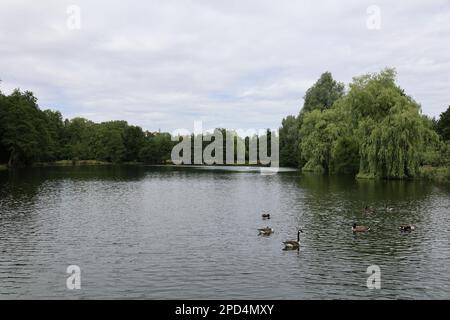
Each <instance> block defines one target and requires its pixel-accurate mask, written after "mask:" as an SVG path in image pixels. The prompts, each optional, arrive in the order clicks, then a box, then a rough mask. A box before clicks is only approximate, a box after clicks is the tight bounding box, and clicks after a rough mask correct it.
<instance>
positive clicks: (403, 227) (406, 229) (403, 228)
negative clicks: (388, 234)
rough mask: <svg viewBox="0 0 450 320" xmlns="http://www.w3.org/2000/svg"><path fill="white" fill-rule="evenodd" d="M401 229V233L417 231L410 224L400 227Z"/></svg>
mask: <svg viewBox="0 0 450 320" xmlns="http://www.w3.org/2000/svg"><path fill="white" fill-rule="evenodd" d="M399 229H400V231H404V232H411V231H413V230H415V229H416V227H415V226H413V225H409V224H408V225H401V226H400V227H399Z"/></svg>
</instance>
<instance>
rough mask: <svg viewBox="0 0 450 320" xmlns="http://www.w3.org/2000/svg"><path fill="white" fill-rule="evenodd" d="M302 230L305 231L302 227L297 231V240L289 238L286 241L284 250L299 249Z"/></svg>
mask: <svg viewBox="0 0 450 320" xmlns="http://www.w3.org/2000/svg"><path fill="white" fill-rule="evenodd" d="M300 232H302V233H303V230H302V229H298V232H297V240H287V241H284V242H283V244H284V249H283V250H298V249H300Z"/></svg>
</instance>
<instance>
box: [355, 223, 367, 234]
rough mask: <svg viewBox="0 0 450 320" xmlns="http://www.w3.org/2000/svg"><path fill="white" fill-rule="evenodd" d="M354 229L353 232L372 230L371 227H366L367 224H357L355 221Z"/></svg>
mask: <svg viewBox="0 0 450 320" xmlns="http://www.w3.org/2000/svg"><path fill="white" fill-rule="evenodd" d="M352 231H353V232H367V231H370V228H369V227H366V226H357V225H356V223H354V224H353V226H352Z"/></svg>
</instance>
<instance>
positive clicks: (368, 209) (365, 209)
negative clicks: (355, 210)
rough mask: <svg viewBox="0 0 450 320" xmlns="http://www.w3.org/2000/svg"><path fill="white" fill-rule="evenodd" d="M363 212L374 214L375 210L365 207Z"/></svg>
mask: <svg viewBox="0 0 450 320" xmlns="http://www.w3.org/2000/svg"><path fill="white" fill-rule="evenodd" d="M363 211H364V213H374V212H375V210H374V209H372V208H371V207H369V206H365V207H364V210H363Z"/></svg>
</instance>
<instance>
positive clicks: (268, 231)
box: [258, 227, 274, 236]
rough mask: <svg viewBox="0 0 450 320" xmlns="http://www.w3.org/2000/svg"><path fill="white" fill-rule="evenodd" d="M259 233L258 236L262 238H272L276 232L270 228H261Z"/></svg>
mask: <svg viewBox="0 0 450 320" xmlns="http://www.w3.org/2000/svg"><path fill="white" fill-rule="evenodd" d="M258 231H259V234H258V235H260V236H270V235H271V234H272V233H273V232H274V230H273V229H272V228H269V227H265V228H259V229H258Z"/></svg>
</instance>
